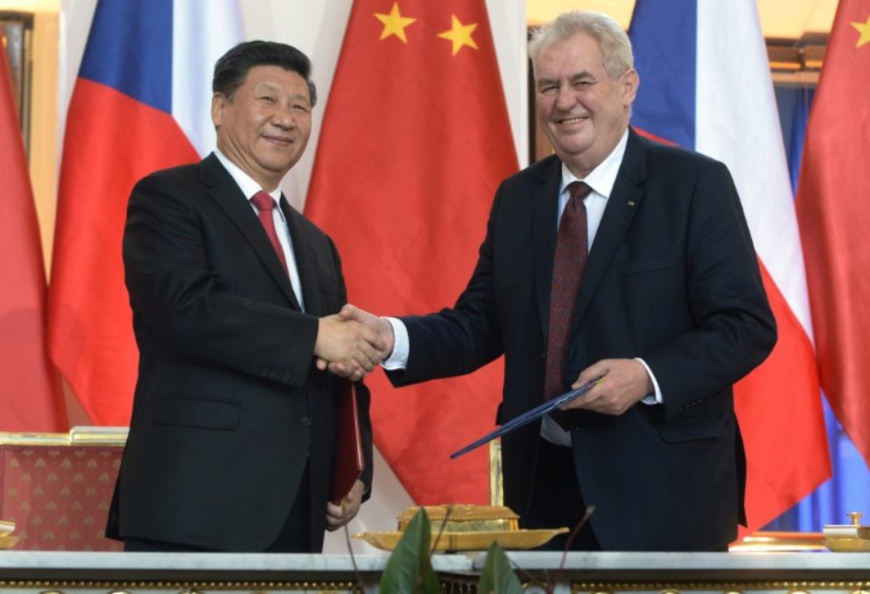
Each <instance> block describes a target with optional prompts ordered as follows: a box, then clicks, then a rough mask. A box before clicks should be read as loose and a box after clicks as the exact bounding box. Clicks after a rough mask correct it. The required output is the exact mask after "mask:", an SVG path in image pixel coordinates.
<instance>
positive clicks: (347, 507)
mask: <svg viewBox="0 0 870 594" xmlns="http://www.w3.org/2000/svg"><path fill="white" fill-rule="evenodd" d="M365 490H366V486H365V483H363V482H362V481H357V482H355V483H354V484H353V487H351V489H350V493H348V494H347V495H346V496H345V498H344V499H343V500H342V501H341V505H335V504H334V503H332V502H331V501H328V502H327V503H326V529H327V530H329V531H330V532H332V531H333V530H338V529H339V528H341V527H342V526H344V525H345V524H347V523H348V522H350V521H351V520H353V519H354V518H355V517H356V515H357V513H359V508H360V505H362V496H363V493H365Z"/></svg>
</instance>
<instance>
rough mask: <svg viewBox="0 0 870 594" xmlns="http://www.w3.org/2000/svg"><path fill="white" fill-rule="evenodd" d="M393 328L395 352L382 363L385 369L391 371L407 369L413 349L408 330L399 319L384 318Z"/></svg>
mask: <svg viewBox="0 0 870 594" xmlns="http://www.w3.org/2000/svg"><path fill="white" fill-rule="evenodd" d="M384 319H385V320H386V321H388V322H389V323H390V326H392V327H393V339H394V342H393V352H392V353H390V356H389V357H387V358H386V359H384V361H383V362H381V366H382V367H383V368H384V369H388V370H390V371H392V370H394V369H405V367H407V366H408V353H409V352H410V349H411V343H410V340H409V339H408V329H407V328H406V327H405V324H404V323H402V320H400V319H398V318H384Z"/></svg>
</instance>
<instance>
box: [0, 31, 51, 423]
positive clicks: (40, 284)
mask: <svg viewBox="0 0 870 594" xmlns="http://www.w3.org/2000/svg"><path fill="white" fill-rule="evenodd" d="M16 113H17V110H16V108H15V100H14V98H13V94H12V79H11V77H10V75H9V64H8V63H7V61H6V51H5V48H4V47H3V45H2V44H0V179H2V180H3V199H2V200H0V271H2V275H3V276H2V278H0V431H61V430H64V431H65V430H66V419H65V417H66V413H65V410H64V407H63V404H62V402H61V400H60V397H59V394H58V392H57V391H55V389H54V388H55V386H54V382H53V381H52V378H51V375H50V371H49V365H48V359H47V358H46V355H45V343H44V340H45V339H44V336H45V268H44V267H43V262H42V245H41V243H40V239H39V224H38V223H37V220H36V209H35V208H34V204H33V191H32V190H31V188H30V177H29V175H28V172H27V157H26V156H25V154H24V144H23V143H22V141H21V129H20V128H19V126H18V116H17V115H16Z"/></svg>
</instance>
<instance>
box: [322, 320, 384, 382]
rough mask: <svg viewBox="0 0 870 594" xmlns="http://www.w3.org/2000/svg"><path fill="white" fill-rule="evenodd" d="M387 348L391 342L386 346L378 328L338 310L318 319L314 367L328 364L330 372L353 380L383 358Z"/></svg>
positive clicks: (323, 367)
mask: <svg viewBox="0 0 870 594" xmlns="http://www.w3.org/2000/svg"><path fill="white" fill-rule="evenodd" d="M387 324H388V325H389V323H388V322H387ZM390 351H392V344H390V346H389V348H387V344H386V342H385V341H384V340H383V339H382V338H381V337H380V336H379V334H378V332H376V331H375V330H373V329H371V328H369V327H368V326H366V325H365V324H363V323H361V322H359V321H356V320H354V319H351V318H349V317H344V316H340V315H338V314H335V315H331V316H326V317H323V318H320V319H319V320H318V330H317V340H316V342H315V343H314V356H315V357H316V358H317V367H318V369H326V368H327V367H329V368H330V370H331V371H333V373H338V374H339V375H341V376H343V377H347V378H349V379H351V380H353V381H357V380H360V379H362V378H363V377H365V375H366V373H368V372H369V371H371V370H372V369H374V368H375V366H376V365H377V364H378V363H380V362H381V361H383V360H384V358H386V357H387V356H388V355H389V354H390ZM333 367H334V368H335V369H333Z"/></svg>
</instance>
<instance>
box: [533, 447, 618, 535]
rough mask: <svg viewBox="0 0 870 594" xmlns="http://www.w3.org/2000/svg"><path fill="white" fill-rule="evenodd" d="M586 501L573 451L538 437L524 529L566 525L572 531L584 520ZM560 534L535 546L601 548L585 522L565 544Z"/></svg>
mask: <svg viewBox="0 0 870 594" xmlns="http://www.w3.org/2000/svg"><path fill="white" fill-rule="evenodd" d="M585 513H586V503H585V502H584V501H583V495H582V494H581V492H580V485H579V484H578V482H577V471H576V470H575V469H574V453H573V452H572V451H571V448H570V447H565V446H559V445H555V444H553V443H550V442H549V441H547V440H546V439H544V438H541V443H540V447H539V449H538V462H537V465H536V466H535V484H534V487H533V488H532V501H531V505H530V506H529V511H528V513H527V514H526V517H525V518H524V519H523V521H522V524H523V528H526V529H544V528H561V527H563V526H564V527H567V528H568V529H569V530H574V528H575V527H576V526H578V525H579V524H580V522H581V521H582V520H583V516H584V515H585ZM570 534H571V533H570V532H569V533H568V534H560V535H558V536H556V537H555V538H553V539H552V540H551V541H550V542H548V543H546V544H544V545H542V546H540V547H538V549H539V550H545V551H564V550H565V549H566V547H567V548H568V549H569V550H572V551H600V550H601V545H600V544H598V540H597V539H596V538H595V534H594V533H593V532H592V527H591V526H590V524H589V522H588V521H587V522H586V523H585V524H583V527H582V528H580V531H579V532H578V533H577V534H576V535H575V536H574V538H573V540H572V541H571V543H570V546H568V540H569V537H570Z"/></svg>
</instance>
